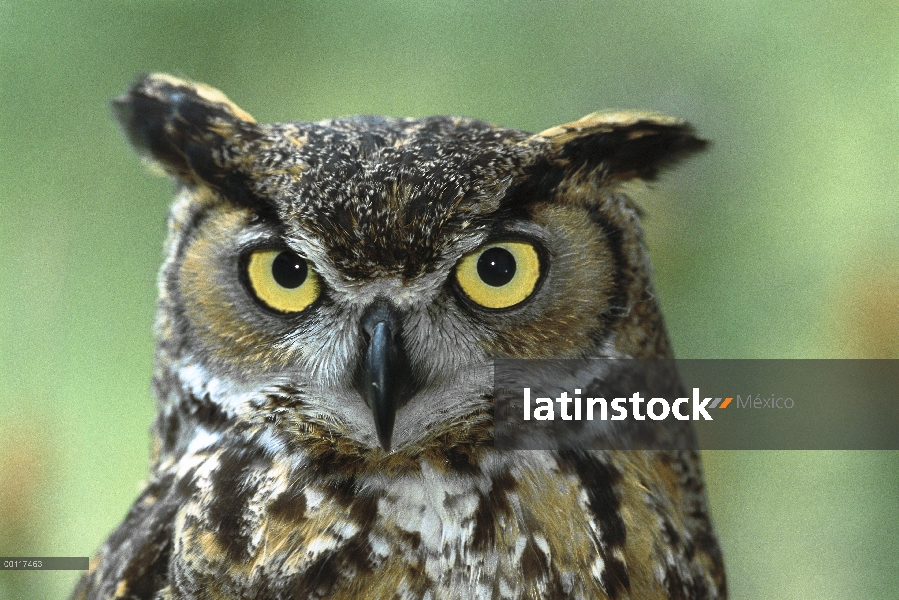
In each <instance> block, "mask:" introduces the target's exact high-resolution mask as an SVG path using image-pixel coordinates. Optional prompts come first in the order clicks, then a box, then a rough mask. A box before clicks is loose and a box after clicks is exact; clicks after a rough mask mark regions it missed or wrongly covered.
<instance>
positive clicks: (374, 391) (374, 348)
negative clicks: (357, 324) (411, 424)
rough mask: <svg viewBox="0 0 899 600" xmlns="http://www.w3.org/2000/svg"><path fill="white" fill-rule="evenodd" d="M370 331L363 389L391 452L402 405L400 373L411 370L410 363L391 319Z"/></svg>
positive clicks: (380, 439)
mask: <svg viewBox="0 0 899 600" xmlns="http://www.w3.org/2000/svg"><path fill="white" fill-rule="evenodd" d="M370 331H371V333H370V334H369V335H370V336H371V337H370V339H369V342H368V348H367V351H366V353H365V360H364V363H363V368H362V389H361V390H360V391H361V392H362V395H363V397H364V398H365V402H366V403H367V404H368V406H369V408H371V412H372V414H373V415H374V417H375V430H376V431H377V433H378V441H379V442H380V443H381V447H382V448H384V450H385V451H388V452H389V451H390V440H391V438H392V437H393V424H394V422H395V420H396V411H397V409H398V408H399V407H400V402H399V400H400V398H399V394H398V392H399V389H398V388H399V387H400V386H398V385H397V383H398V382H397V374H399V373H402V372H403V371H407V370H408V366H407V365H405V364H404V363H405V360H404V359H403V357H402V355H401V353H400V351H399V349H398V348H397V344H396V342H395V341H394V339H393V332H392V331H391V327H390V323H388V322H387V321H378V322H377V323H375V324H374V326H373V327H371V330H370ZM404 367H405V368H404Z"/></svg>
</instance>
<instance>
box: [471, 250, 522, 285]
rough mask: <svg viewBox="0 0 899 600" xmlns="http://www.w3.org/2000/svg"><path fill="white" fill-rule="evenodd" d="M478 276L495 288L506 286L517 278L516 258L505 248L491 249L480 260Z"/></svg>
mask: <svg viewBox="0 0 899 600" xmlns="http://www.w3.org/2000/svg"><path fill="white" fill-rule="evenodd" d="M478 276H479V277H480V278H481V281H483V282H484V283H486V284H487V285H492V286H493V287H500V286H503V285H506V284H507V283H509V282H510V281H512V278H513V277H515V257H514V256H512V253H511V252H509V251H508V250H506V249H505V248H490V249H488V250H485V251H484V253H483V254H481V256H480V257H479V258H478Z"/></svg>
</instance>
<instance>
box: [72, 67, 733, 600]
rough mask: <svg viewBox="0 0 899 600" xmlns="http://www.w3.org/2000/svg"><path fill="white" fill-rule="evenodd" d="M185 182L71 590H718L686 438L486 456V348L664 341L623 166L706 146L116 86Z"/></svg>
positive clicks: (654, 124) (528, 351)
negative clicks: (142, 426)
mask: <svg viewBox="0 0 899 600" xmlns="http://www.w3.org/2000/svg"><path fill="white" fill-rule="evenodd" d="M114 107H115V110H116V113H117V116H118V118H119V120H120V121H121V123H122V125H123V127H124V129H125V131H126V132H127V134H128V136H129V138H130V140H131V142H132V143H133V144H134V145H135V146H136V148H137V149H138V151H139V152H140V153H141V154H143V155H145V156H146V157H147V158H148V159H149V160H150V161H152V162H153V163H155V164H156V165H158V166H159V167H161V168H162V169H164V170H165V171H167V172H168V173H169V174H170V175H172V176H173V177H174V178H175V179H176V181H177V183H178V194H177V199H176V201H175V204H174V207H173V209H172V211H171V215H170V219H169V236H168V241H167V243H166V258H165V262H164V264H163V267H162V271H161V274H160V278H159V293H160V295H159V303H158V313H157V320H156V337H157V351H156V363H155V374H154V389H155V392H156V395H157V397H158V413H157V417H156V421H155V424H154V427H153V442H154V443H153V450H152V458H151V465H150V475H149V480H148V482H147V484H146V487H145V489H144V490H143V492H142V493H141V494H140V496H139V498H138V499H137V501H136V502H135V503H134V506H133V507H132V508H131V510H130V512H129V513H128V515H127V517H126V518H125V520H124V522H123V523H122V524H121V525H120V526H119V527H118V528H117V529H116V530H115V531H114V532H113V533H112V535H110V537H109V538H108V540H107V541H106V543H105V544H104V546H103V547H102V549H101V550H100V552H99V553H98V555H97V556H96V558H95V559H94V560H93V561H92V564H91V569H90V571H89V572H88V573H87V574H86V575H85V576H84V577H83V579H82V580H81V582H80V583H79V586H78V588H77V589H76V591H75V593H74V596H73V597H74V598H111V597H115V598H159V599H176V598H179V599H180V598H194V599H200V598H210V599H211V598H284V599H287V598H329V599H338V598H341V599H344V598H346V599H349V598H354V599H355V598H371V599H384V600H387V599H392V598H402V599H413V598H414V599H433V600H438V599H456V598H484V599H487V598H509V599H519V598H521V599H537V598H611V599H621V598H672V599H673V598H679V599H687V598H689V599H700V598H704V599H712V598H724V597H725V583H724V571H723V566H722V560H721V555H720V551H719V548H718V544H717V541H716V538H715V535H714V533H713V530H712V526H711V524H710V521H709V517H708V511H707V506H706V500H705V493H704V490H703V480H702V474H701V469H700V463H699V457H698V455H697V453H696V452H695V451H690V450H688V451H683V452H681V451H587V450H582V451H578V450H565V451H503V450H500V449H497V448H496V447H495V445H494V444H493V443H492V436H493V406H492V400H493V398H492V396H491V389H490V385H489V383H490V381H489V377H487V378H483V377H478V376H471V375H470V374H471V373H472V372H475V373H477V372H478V371H472V370H471V369H469V367H470V366H471V365H474V364H488V365H489V364H490V361H491V360H494V359H496V358H500V357H523V358H542V357H587V356H594V355H595V356H612V357H635V358H653V357H669V356H670V348H669V343H668V339H667V337H666V333H665V329H664V324H663V321H662V316H661V314H660V312H659V307H658V305H657V303H656V301H655V297H654V295H653V293H652V282H651V268H650V264H649V261H648V257H647V254H646V251H645V248H644V244H643V241H642V232H641V227H640V224H639V218H638V217H639V210H638V208H637V207H636V206H635V205H634V204H633V203H632V201H630V200H629V199H628V198H627V197H625V196H624V195H623V194H622V193H621V191H620V189H619V188H620V184H621V183H622V182H624V181H626V180H630V179H651V178H653V177H654V176H655V175H656V174H657V172H658V171H659V170H660V168H662V167H664V166H666V165H668V164H670V163H672V162H674V161H675V160H677V159H678V158H681V157H682V156H684V155H686V154H689V153H691V152H694V151H697V150H699V149H701V148H702V147H703V146H704V144H705V142H703V141H702V140H700V139H698V138H697V137H695V136H694V134H693V133H692V130H691V128H690V127H689V126H688V125H687V124H685V123H684V122H682V121H679V120H676V119H672V118H667V117H660V116H655V115H649V114H638V113H615V114H605V115H603V114H592V115H589V116H587V117H584V118H583V119H581V120H579V121H575V122H573V123H569V124H567V125H562V126H559V127H553V128H551V129H547V130H546V131H543V132H541V133H539V134H536V135H532V134H529V133H524V132H521V131H517V130H513V129H503V128H499V127H496V126H494V125H490V124H488V123H485V122H482V121H477V120H473V119H465V118H450V117H433V118H425V119H388V118H381V117H357V118H347V119H335V120H329V121H323V122H319V123H287V124H274V125H265V124H259V123H256V122H255V120H254V119H253V118H252V117H251V116H250V115H249V114H247V113H246V112H244V111H243V110H241V109H240V108H238V107H237V106H236V105H235V104H233V103H232V102H231V101H229V100H228V98H226V97H225V96H224V95H223V94H222V93H221V92H219V91H217V90H215V89H212V88H210V87H208V86H205V85H201V84H197V83H192V82H188V81H183V80H180V79H176V78H174V77H170V76H167V75H160V74H157V75H150V76H146V77H143V78H141V79H140V80H139V81H137V82H136V83H135V84H134V85H133V86H132V87H131V89H130V90H129V91H128V93H127V94H125V95H124V96H122V97H121V98H119V99H117V100H116V101H115V102H114Z"/></svg>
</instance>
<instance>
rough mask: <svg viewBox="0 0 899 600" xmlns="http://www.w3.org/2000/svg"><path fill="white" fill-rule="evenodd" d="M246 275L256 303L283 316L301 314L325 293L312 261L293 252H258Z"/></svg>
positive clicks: (251, 258) (253, 257) (252, 255)
mask: <svg viewBox="0 0 899 600" xmlns="http://www.w3.org/2000/svg"><path fill="white" fill-rule="evenodd" d="M246 264H247V266H246V274H247V279H248V280H249V283H250V289H251V290H252V292H253V295H254V296H256V299H257V300H259V301H260V302H261V303H262V304H264V305H265V306H267V307H269V308H271V309H272V310H276V311H278V312H280V313H298V312H300V311H302V310H305V309H306V308H308V307H309V305H310V304H312V303H313V302H315V300H316V299H317V298H318V296H319V293H320V292H321V286H320V285H319V281H318V275H317V274H316V273H315V271H313V270H312V269H311V268H310V267H309V263H308V261H306V259H305V258H302V257H300V256H299V255H298V254H297V253H296V252H292V251H290V250H271V249H267V250H255V251H253V252H252V253H251V254H250V258H249V260H248V261H247V263H246Z"/></svg>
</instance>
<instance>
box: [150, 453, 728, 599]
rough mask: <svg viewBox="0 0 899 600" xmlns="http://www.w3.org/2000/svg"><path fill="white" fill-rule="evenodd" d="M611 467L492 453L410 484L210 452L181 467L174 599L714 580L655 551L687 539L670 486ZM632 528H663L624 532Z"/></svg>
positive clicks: (592, 590)
mask: <svg viewBox="0 0 899 600" xmlns="http://www.w3.org/2000/svg"><path fill="white" fill-rule="evenodd" d="M630 454H641V453H630ZM646 454H647V455H648V453H646ZM616 461H617V459H616V458H615V457H614V456H612V455H598V454H597V455H589V454H580V453H570V454H569V455H564V454H552V453H548V452H518V453H500V452H491V453H488V454H486V455H484V457H483V460H482V461H481V464H480V466H479V467H478V469H477V470H476V472H471V471H469V472H467V473H459V472H453V470H452V469H447V468H446V465H442V466H441V465H435V464H433V463H431V462H430V461H427V460H424V461H422V462H421V463H420V464H419V468H418V469H416V470H415V472H412V473H408V474H406V475H403V476H385V475H380V474H378V473H376V472H370V473H366V474H364V475H360V476H355V477H352V478H347V479H343V478H340V477H334V476H333V475H328V476H321V475H317V474H316V473H315V471H314V470H312V469H310V468H309V465H308V464H304V462H303V460H301V459H299V460H298V459H297V458H296V457H292V458H291V459H290V460H287V459H286V458H285V457H281V458H279V457H274V458H263V457H262V455H260V454H253V453H251V452H249V451H246V452H242V453H235V452H233V451H229V450H223V451H216V450H215V449H209V450H208V451H206V452H203V453H201V454H198V455H194V456H187V457H185V458H184V459H182V461H181V462H182V464H181V465H180V466H178V470H179V471H180V472H181V474H182V476H183V477H186V478H188V479H189V480H190V482H191V483H190V486H191V487H192V489H191V491H190V498H189V501H188V502H186V503H184V504H183V505H182V508H181V509H180V510H179V511H178V512H177V514H176V515H175V518H174V527H173V533H172V535H173V538H172V554H171V559H170V561H171V562H170V565H169V568H168V571H169V573H170V579H169V587H168V588H167V593H168V594H169V597H171V598H230V597H278V598H282V597H283V598H294V597H296V598H300V597H302V598H409V599H412V598H435V599H437V598H484V599H490V598H497V599H502V598H510V599H512V598H515V599H518V598H534V599H537V598H627V597H633V598H636V597H639V598H655V597H659V598H666V597H669V596H668V594H667V593H666V591H665V586H666V584H671V583H672V582H671V581H670V580H671V578H672V576H674V577H681V579H683V577H682V576H681V575H678V573H681V574H686V575H687V577H688V578H690V581H691V585H700V586H708V582H706V581H705V579H704V577H705V575H704V574H703V571H702V569H701V568H699V567H700V566H701V565H699V564H698V563H697V564H695V565H691V561H689V560H684V561H682V564H679V563H678V561H677V560H674V561H670V560H669V563H670V564H668V563H666V562H665V558H664V555H663V553H660V552H659V550H660V548H661V547H662V542H663V541H664V540H663V539H662V538H661V535H662V533H661V531H662V528H663V527H668V528H669V529H671V530H677V531H685V530H687V529H688V526H687V524H686V523H684V522H682V519H681V516H680V515H679V514H678V511H677V509H676V508H675V507H673V506H670V505H666V504H665V503H664V502H662V501H661V498H662V495H663V494H664V493H666V492H667V490H651V489H648V488H646V487H645V485H643V484H644V483H645V481H644V482H640V481H637V480H631V479H630V478H629V477H625V476H623V475H622V473H623V472H625V469H626V468H627V469H628V471H630V472H633V468H628V467H632V465H622V464H620V463H618V464H616ZM643 462H644V463H645V465H644V467H649V466H651V465H650V463H651V462H652V461H649V462H646V461H645V460H644V461H643ZM648 475H649V474H648V473H647V476H648ZM183 485H184V484H182V486H183ZM635 518H636V519H640V522H641V523H656V524H658V525H659V529H658V530H657V531H653V530H649V529H644V530H639V531H632V532H629V531H628V525H627V522H628V520H629V519H635ZM687 535H689V534H687ZM694 562H695V561H694ZM691 571H692V573H691ZM694 575H696V581H695V582H693V576H694ZM675 597H676V596H675ZM709 597H715V596H714V595H710V596H709Z"/></svg>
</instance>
